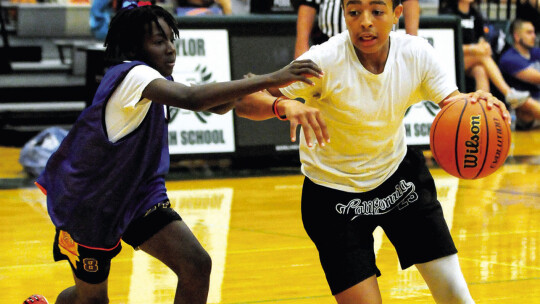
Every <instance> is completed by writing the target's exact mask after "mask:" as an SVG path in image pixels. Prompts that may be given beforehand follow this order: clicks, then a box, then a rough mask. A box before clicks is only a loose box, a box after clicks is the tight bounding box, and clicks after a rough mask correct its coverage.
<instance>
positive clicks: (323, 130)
mask: <svg viewBox="0 0 540 304" xmlns="http://www.w3.org/2000/svg"><path fill="white" fill-rule="evenodd" d="M315 118H316V119H317V122H318V123H319V126H320V127H321V133H322V136H323V139H324V141H326V142H327V143H329V142H330V134H329V133H328V128H327V127H326V123H325V122H324V119H323V117H322V114H321V112H317V113H316V114H315Z"/></svg>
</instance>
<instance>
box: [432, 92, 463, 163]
mask: <svg viewBox="0 0 540 304" xmlns="http://www.w3.org/2000/svg"><path fill="white" fill-rule="evenodd" d="M457 103H458V102H457V101H454V102H452V103H451V104H449V105H447V106H446V107H444V108H443V109H441V111H440V112H439V113H438V114H437V116H436V117H435V118H436V121H435V125H434V126H433V125H432V126H431V127H432V128H433V130H432V131H431V134H430V143H431V145H432V147H433V148H432V149H431V152H432V154H433V158H435V161H436V162H437V164H439V166H440V162H439V157H438V156H437V149H436V147H435V143H436V142H437V141H436V140H435V130H436V129H437V126H438V124H439V121H440V118H441V117H442V116H443V115H444V113H445V112H446V111H448V110H449V109H450V108H451V107H453V106H454V105H456V104H457Z"/></svg>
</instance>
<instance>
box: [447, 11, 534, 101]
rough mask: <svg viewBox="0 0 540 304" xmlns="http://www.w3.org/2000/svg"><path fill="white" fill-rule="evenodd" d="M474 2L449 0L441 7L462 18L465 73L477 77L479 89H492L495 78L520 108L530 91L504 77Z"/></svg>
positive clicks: (506, 99)
mask: <svg viewBox="0 0 540 304" xmlns="http://www.w3.org/2000/svg"><path fill="white" fill-rule="evenodd" d="M473 3H474V0H458V1H449V3H446V4H445V3H441V11H440V12H441V13H442V14H451V15H456V16H459V17H460V18H461V28H462V37H463V61H464V65H465V74H466V75H467V76H469V77H472V78H473V79H474V81H475V86H476V90H482V91H486V92H491V89H490V81H491V82H492V83H493V84H494V85H495V87H496V88H497V89H498V90H499V92H501V93H502V94H503V95H504V97H505V101H506V103H507V105H509V106H510V107H511V108H513V109H515V108H518V107H520V106H521V105H523V104H524V103H525V102H526V101H527V100H528V98H529V93H528V92H526V91H518V90H516V89H514V88H512V87H510V86H509V85H508V84H507V83H506V81H505V80H504V77H503V75H502V73H501V71H500V69H499V67H498V65H497V63H496V62H495V60H493V57H492V50H491V45H490V44H489V43H488V42H487V41H486V40H485V39H484V27H485V26H486V24H485V21H484V18H483V16H482V14H481V13H480V12H479V11H478V10H477V9H476V7H475V6H474V4H473Z"/></svg>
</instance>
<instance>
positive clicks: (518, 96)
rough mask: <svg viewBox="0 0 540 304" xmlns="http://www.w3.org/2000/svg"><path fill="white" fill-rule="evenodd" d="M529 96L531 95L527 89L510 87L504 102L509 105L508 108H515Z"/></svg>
mask: <svg viewBox="0 0 540 304" xmlns="http://www.w3.org/2000/svg"><path fill="white" fill-rule="evenodd" d="M529 97H531V93H529V92H527V91H518V90H516V89H514V88H511V89H510V92H508V94H506V96H505V97H504V98H505V100H506V103H508V104H509V105H510V108H512V109H517V108H519V107H521V106H522V105H523V104H524V103H525V102H526V101H527V99H529Z"/></svg>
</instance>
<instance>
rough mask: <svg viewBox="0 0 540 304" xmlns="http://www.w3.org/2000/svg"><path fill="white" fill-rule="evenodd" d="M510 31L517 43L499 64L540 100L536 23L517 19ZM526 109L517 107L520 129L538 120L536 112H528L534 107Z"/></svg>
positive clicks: (510, 79) (511, 81)
mask: <svg viewBox="0 0 540 304" xmlns="http://www.w3.org/2000/svg"><path fill="white" fill-rule="evenodd" d="M510 34H511V35H512V39H513V41H514V43H513V47H511V48H510V49H508V50H507V51H506V52H504V53H503V54H502V55H501V59H500V61H499V67H500V68H501V71H502V72H503V75H504V76H505V78H506V80H507V81H508V83H509V84H510V85H511V86H512V87H515V88H517V89H519V90H523V91H528V92H529V93H530V94H531V97H532V98H534V99H535V100H540V48H538V47H535V41H536V34H535V29H534V26H533V24H532V23H531V22H530V21H524V20H521V19H516V20H514V21H513V22H512V24H511V26H510ZM536 104H538V102H537V101H536ZM526 109H527V107H520V108H518V109H517V110H516V116H517V121H516V128H517V129H528V128H530V127H531V126H532V125H533V123H534V118H535V117H534V115H532V114H530V113H527V112H530V111H526ZM536 119H538V116H536Z"/></svg>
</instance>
